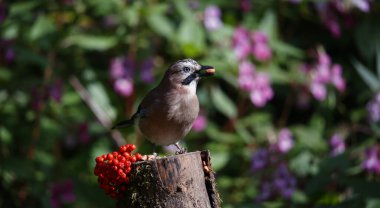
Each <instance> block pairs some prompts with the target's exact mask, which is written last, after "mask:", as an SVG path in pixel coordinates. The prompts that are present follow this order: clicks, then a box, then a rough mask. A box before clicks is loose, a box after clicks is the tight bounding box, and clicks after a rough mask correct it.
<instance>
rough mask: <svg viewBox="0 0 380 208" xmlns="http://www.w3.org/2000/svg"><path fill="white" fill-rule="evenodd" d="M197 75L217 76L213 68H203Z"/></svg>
mask: <svg viewBox="0 0 380 208" xmlns="http://www.w3.org/2000/svg"><path fill="white" fill-rule="evenodd" d="M197 74H198V75H199V76H200V77H208V76H212V75H214V74H215V68H214V67H212V66H202V67H201V69H200V70H199V71H197Z"/></svg>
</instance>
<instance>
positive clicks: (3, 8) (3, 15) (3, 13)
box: [0, 2, 8, 24]
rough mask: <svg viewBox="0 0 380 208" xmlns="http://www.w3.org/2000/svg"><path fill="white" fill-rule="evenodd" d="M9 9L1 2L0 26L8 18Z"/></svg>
mask: <svg viewBox="0 0 380 208" xmlns="http://www.w3.org/2000/svg"><path fill="white" fill-rule="evenodd" d="M7 16H8V9H7V7H6V6H5V4H4V2H0V24H1V23H2V22H3V21H4V20H5V19H6V18H7Z"/></svg>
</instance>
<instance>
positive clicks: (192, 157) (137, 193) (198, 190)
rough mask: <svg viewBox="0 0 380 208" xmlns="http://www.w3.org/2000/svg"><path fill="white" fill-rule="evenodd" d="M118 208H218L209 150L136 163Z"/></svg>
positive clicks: (218, 200)
mask: <svg viewBox="0 0 380 208" xmlns="http://www.w3.org/2000/svg"><path fill="white" fill-rule="evenodd" d="M118 207H149V208H150V207H168V208H181V207H184V208H189V207H200V208H218V207H220V198H219V195H218V192H217V190H216V184H215V178H214V172H212V168H211V163H210V154H209V152H208V151H202V152H200V151H197V152H191V153H186V154H180V155H173V156H168V157H163V158H158V159H153V160H147V161H142V162H137V163H135V164H134V165H133V170H132V172H131V173H130V182H129V183H128V191H127V194H126V196H125V198H124V199H123V200H120V201H119V202H118Z"/></svg>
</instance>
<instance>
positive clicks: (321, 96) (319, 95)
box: [309, 82, 327, 101]
mask: <svg viewBox="0 0 380 208" xmlns="http://www.w3.org/2000/svg"><path fill="white" fill-rule="evenodd" d="M309 88H310V92H311V94H312V95H313V96H314V98H315V99H317V100H318V101H323V100H325V99H326V94H327V90H326V87H325V85H324V84H322V83H319V82H312V83H311V84H310V87H309Z"/></svg>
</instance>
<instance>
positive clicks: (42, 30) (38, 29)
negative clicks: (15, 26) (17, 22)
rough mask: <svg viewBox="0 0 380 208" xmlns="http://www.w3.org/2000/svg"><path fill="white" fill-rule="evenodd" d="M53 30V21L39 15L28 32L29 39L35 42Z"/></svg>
mask: <svg viewBox="0 0 380 208" xmlns="http://www.w3.org/2000/svg"><path fill="white" fill-rule="evenodd" d="M54 30H55V26H54V23H53V21H52V20H51V19H50V18H49V17H47V16H44V15H40V16H38V19H37V20H36V22H35V23H34V24H33V26H32V28H31V30H30V33H29V38H30V39H31V40H36V39H39V38H41V37H43V36H44V35H46V34H48V33H50V32H52V31H54Z"/></svg>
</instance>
